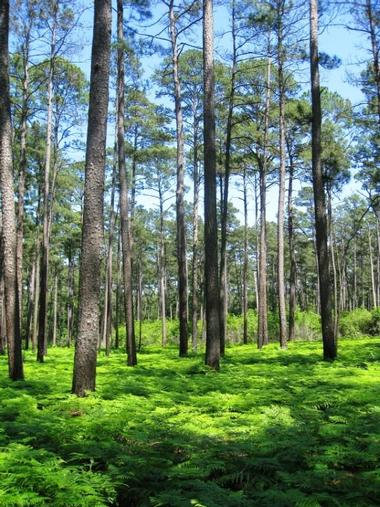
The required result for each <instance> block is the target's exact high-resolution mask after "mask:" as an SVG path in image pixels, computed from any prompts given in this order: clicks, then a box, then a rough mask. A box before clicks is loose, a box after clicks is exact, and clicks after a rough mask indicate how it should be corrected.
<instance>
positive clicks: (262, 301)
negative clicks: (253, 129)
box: [257, 42, 272, 349]
mask: <svg viewBox="0 0 380 507" xmlns="http://www.w3.org/2000/svg"><path fill="white" fill-rule="evenodd" d="M268 46H269V48H270V42H269V43H268ZM269 48H268V53H269ZM271 66H272V65H271V59H270V57H268V65H267V81H266V99H265V113H264V114H265V118H264V129H265V130H264V150H263V158H262V161H261V163H260V164H259V180H260V182H259V186H260V251H259V277H258V278H259V313H258V321H259V322H258V335H257V346H258V348H259V349H261V348H262V347H263V345H266V344H267V343H268V342H269V336H268V303H267V234H266V192H267V188H266V186H267V184H266V180H267V148H268V146H267V145H268V135H269V109H270V96H271Z"/></svg>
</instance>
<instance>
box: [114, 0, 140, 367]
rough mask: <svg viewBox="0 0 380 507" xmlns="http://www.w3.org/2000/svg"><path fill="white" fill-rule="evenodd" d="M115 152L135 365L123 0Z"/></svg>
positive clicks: (119, 3) (129, 330) (130, 354)
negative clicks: (125, 119) (126, 162)
mask: <svg viewBox="0 0 380 507" xmlns="http://www.w3.org/2000/svg"><path fill="white" fill-rule="evenodd" d="M117 40H118V48H117V151H118V163H119V180H120V222H121V245H122V251H123V278H124V305H125V317H126V333H127V334H126V349H127V354H128V361H127V363H128V366H135V365H136V364H137V356H136V341H135V322H134V320H135V319H134V314H133V282H132V250H131V230H130V222H129V198H128V182H127V174H126V165H125V145H124V131H125V129H124V95H125V92H124V88H125V79H124V46H123V45H124V31H123V0H118V1H117Z"/></svg>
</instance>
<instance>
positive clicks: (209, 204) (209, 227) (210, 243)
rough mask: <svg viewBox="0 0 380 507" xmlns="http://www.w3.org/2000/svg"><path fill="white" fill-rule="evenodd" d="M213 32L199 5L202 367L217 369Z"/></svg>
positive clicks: (208, 0) (206, 8)
mask: <svg viewBox="0 0 380 507" xmlns="http://www.w3.org/2000/svg"><path fill="white" fill-rule="evenodd" d="M213 32H214V30H213V5H212V0H204V1H203V73H204V98H203V101H204V102H203V114H204V131H203V135H204V180H205V185H204V221H205V224H204V246H205V275H204V276H205V307H206V364H207V365H208V366H211V367H212V368H214V369H218V368H219V360H220V330H219V308H220V305H219V283H218V281H219V276H218V275H219V273H218V226H217V217H216V149H215V104H214V84H215V78H214V33H213Z"/></svg>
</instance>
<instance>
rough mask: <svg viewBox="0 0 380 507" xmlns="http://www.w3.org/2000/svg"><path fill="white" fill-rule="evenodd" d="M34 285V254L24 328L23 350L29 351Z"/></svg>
mask: <svg viewBox="0 0 380 507" xmlns="http://www.w3.org/2000/svg"><path fill="white" fill-rule="evenodd" d="M35 283H36V256H35V253H34V256H33V259H32V266H31V273H30V278H29V291H28V312H27V317H26V326H25V350H28V349H29V341H30V337H31V334H32V319H33V306H34V290H35Z"/></svg>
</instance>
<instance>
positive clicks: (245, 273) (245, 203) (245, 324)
mask: <svg viewBox="0 0 380 507" xmlns="http://www.w3.org/2000/svg"><path fill="white" fill-rule="evenodd" d="M243 206H244V247H243V249H244V253H243V257H244V259H243V343H244V344H246V343H248V198H247V168H246V166H244V172H243Z"/></svg>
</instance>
